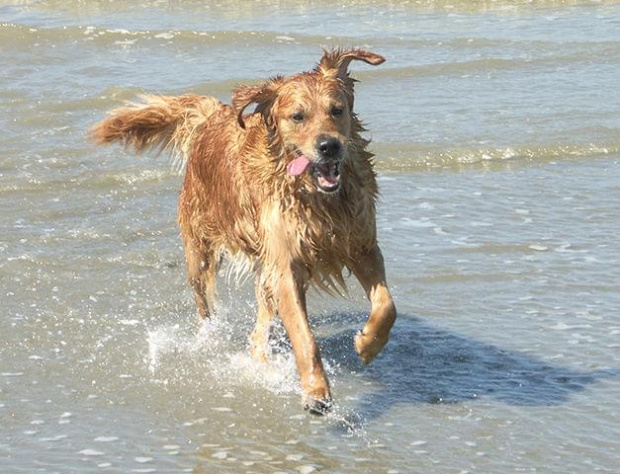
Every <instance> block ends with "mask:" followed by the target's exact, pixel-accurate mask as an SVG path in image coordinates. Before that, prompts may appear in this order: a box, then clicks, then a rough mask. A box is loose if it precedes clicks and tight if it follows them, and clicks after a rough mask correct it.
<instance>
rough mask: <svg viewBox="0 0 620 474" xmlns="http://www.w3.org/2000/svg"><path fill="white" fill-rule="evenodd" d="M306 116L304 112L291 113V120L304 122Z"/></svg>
mask: <svg viewBox="0 0 620 474" xmlns="http://www.w3.org/2000/svg"><path fill="white" fill-rule="evenodd" d="M305 118H306V117H304V114H302V113H301V112H295V113H294V114H293V115H291V120H292V121H293V122H297V123H301V122H303V121H304V119H305Z"/></svg>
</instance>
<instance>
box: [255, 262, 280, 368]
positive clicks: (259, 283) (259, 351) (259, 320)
mask: <svg viewBox="0 0 620 474" xmlns="http://www.w3.org/2000/svg"><path fill="white" fill-rule="evenodd" d="M254 289H255V292H256V301H257V303H258V313H257V315H256V324H255V326H254V330H253V331H252V335H251V336H250V352H251V354H252V359H254V360H255V361H257V362H262V363H264V362H267V360H268V359H269V329H270V328H271V322H272V321H273V317H274V316H275V314H276V309H275V306H274V303H273V295H272V293H271V289H270V287H269V286H268V285H267V284H266V283H265V282H264V281H263V280H262V278H261V275H260V272H259V273H258V274H257V275H256V282H255V287H254Z"/></svg>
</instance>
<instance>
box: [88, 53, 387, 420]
mask: <svg viewBox="0 0 620 474" xmlns="http://www.w3.org/2000/svg"><path fill="white" fill-rule="evenodd" d="M355 60H360V61H364V62H366V63H368V64H371V65H379V64H381V63H383V61H384V58H383V57H381V56H379V55H378V54H375V53H372V52H369V51H363V50H360V49H344V50H343V49H336V50H331V51H325V52H324V54H323V56H322V58H321V60H320V62H319V63H318V65H317V66H316V67H315V68H314V69H313V70H312V71H309V72H303V73H300V74H296V75H293V76H290V77H282V76H278V77H274V78H272V79H270V80H267V81H265V82H262V83H259V84H255V85H243V86H240V87H237V88H236V89H235V90H234V91H233V94H232V105H224V104H222V103H221V102H219V101H218V100H216V99H215V98H213V97H209V96H199V95H183V96H177V97H165V96H145V97H143V102H142V103H137V104H129V105H128V106H126V107H123V108H120V109H116V110H113V111H112V112H111V113H110V115H109V117H108V118H106V119H105V120H103V121H102V122H100V123H98V124H97V125H96V126H95V127H94V128H93V130H92V133H93V137H94V139H95V140H96V141H97V142H98V143H100V144H104V143H111V142H121V143H124V144H125V145H126V146H129V147H132V148H134V149H135V150H136V151H137V152H140V151H144V150H146V149H153V148H155V149H159V150H160V151H161V150H162V149H166V148H167V149H170V150H171V151H172V152H173V153H176V154H178V155H179V156H181V157H182V158H183V160H184V162H185V179H184V183H183V188H182V190H181V194H180V198H179V209H178V214H179V224H180V228H181V235H182V237H183V243H184V247H185V257H186V261H187V275H188V281H189V284H190V285H191V287H192V288H193V290H194V296H195V301H196V306H197V309H198V313H199V314H200V316H201V317H203V318H207V317H209V315H210V311H211V309H210V308H212V301H213V297H214V284H215V276H216V272H217V269H218V266H219V264H220V262H221V260H222V256H223V255H227V256H229V257H230V258H231V259H232V261H233V262H235V263H236V264H237V265H239V267H242V268H254V269H256V279H255V287H256V298H257V301H258V315H257V321H256V326H255V328H254V330H253V332H252V335H251V337H250V344H251V352H252V356H253V357H254V358H255V359H257V360H260V361H266V360H267V359H268V356H269V352H268V349H269V346H268V337H269V327H270V324H271V321H272V319H273V318H274V316H276V315H278V316H279V317H280V318H281V320H282V322H283V324H284V327H285V329H286V331H287V333H288V336H289V337H290V340H291V343H292V347H293V351H294V354H295V360H296V363H297V368H298V370H299V374H300V377H301V387H302V392H303V398H302V403H303V404H304V407H305V408H306V409H309V410H310V411H311V412H314V413H324V412H326V411H328V410H329V408H330V407H331V404H332V397H331V392H330V387H329V382H328V380H327V377H326V375H325V372H324V370H323V364H322V362H321V356H320V353H319V348H318V346H317V343H316V341H315V338H314V336H313V334H312V331H311V328H310V325H309V323H308V315H307V312H306V291H307V289H308V287H309V285H311V284H315V285H317V286H319V287H321V288H324V289H327V290H329V289H337V288H340V289H342V288H345V281H344V279H343V270H344V269H345V268H346V269H348V270H349V271H350V272H351V273H352V274H353V275H355V277H356V278H357V279H358V280H359V281H360V283H361V285H362V286H363V288H364V289H365V291H366V294H367V295H368V298H369V300H370V302H371V305H372V309H371V313H370V317H369V318H368V321H367V322H366V324H365V325H364V327H363V329H362V330H361V331H359V332H358V334H357V335H356V336H355V341H354V342H355V349H356V351H357V353H358V354H359V356H360V357H361V359H362V361H363V362H364V363H369V362H370V361H371V360H372V359H373V358H374V357H375V356H376V355H377V354H378V353H379V352H380V351H381V349H382V348H383V347H384V345H385V344H386V343H387V341H388V338H389V333H390V329H391V327H392V325H393V324H394V321H395V319H396V309H395V306H394V302H393V300H392V297H391V295H390V292H389V290H388V287H387V284H386V277H385V269H384V263H383V257H382V255H381V251H380V249H379V246H378V244H377V231H376V223H375V212H376V206H375V201H376V197H377V183H376V177H375V172H374V170H373V155H372V154H371V153H370V152H368V151H367V150H366V148H367V145H368V141H367V140H365V139H364V138H362V137H361V135H360V133H361V132H362V131H363V130H364V129H363V127H362V123H361V121H360V120H359V119H358V117H357V115H356V114H355V112H354V108H353V106H354V82H355V81H354V80H353V79H352V78H351V77H350V76H349V71H348V69H349V65H350V63H351V62H352V61H355ZM252 105H254V106H255V107H254V109H253V111H252V112H251V113H245V111H246V109H248V107H250V106H252Z"/></svg>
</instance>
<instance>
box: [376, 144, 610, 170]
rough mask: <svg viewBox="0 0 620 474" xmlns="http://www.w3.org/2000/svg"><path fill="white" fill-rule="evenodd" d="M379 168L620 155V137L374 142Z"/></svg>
mask: <svg viewBox="0 0 620 474" xmlns="http://www.w3.org/2000/svg"><path fill="white" fill-rule="evenodd" d="M373 151H374V153H375V154H376V155H377V162H376V165H377V169H378V170H380V171H382V172H394V173H403V172H410V171H420V170H433V169H450V168H452V169H459V168H463V167H467V166H488V167H508V166H512V165H518V164H520V163H522V164H527V163H545V162H547V163H548V162H552V161H558V160H563V159H596V158H604V157H607V156H620V141H617V142H608V143H556V144H541V145H523V146H506V147H495V148H491V147H489V148H481V147H458V148H441V149H437V148H426V147H423V146H417V145H413V144H410V143H406V144H378V143H373Z"/></svg>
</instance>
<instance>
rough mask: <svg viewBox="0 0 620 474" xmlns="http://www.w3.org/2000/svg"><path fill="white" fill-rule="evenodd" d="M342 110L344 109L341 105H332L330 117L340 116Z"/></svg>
mask: <svg viewBox="0 0 620 474" xmlns="http://www.w3.org/2000/svg"><path fill="white" fill-rule="evenodd" d="M343 112H344V109H343V108H342V107H332V110H331V112H330V113H331V114H332V117H341V116H342V114H343Z"/></svg>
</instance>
